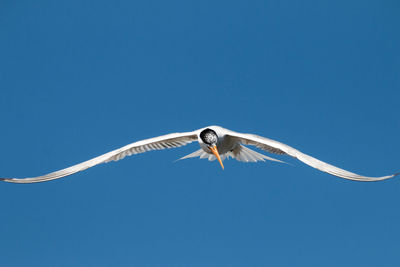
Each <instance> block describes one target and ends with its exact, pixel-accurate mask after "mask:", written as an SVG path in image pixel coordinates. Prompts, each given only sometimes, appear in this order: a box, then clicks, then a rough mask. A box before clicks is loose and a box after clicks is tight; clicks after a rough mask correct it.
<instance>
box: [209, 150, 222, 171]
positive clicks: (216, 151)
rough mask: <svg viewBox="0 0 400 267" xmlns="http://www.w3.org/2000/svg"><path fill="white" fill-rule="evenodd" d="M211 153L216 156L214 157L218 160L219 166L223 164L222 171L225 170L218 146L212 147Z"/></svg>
mask: <svg viewBox="0 0 400 267" xmlns="http://www.w3.org/2000/svg"><path fill="white" fill-rule="evenodd" d="M210 150H211V152H212V153H213V154H214V156H215V157H216V158H217V159H218V161H219V164H221V167H222V169H224V164H222V160H221V157H220V156H219V153H218V149H217V147H216V146H213V147H210Z"/></svg>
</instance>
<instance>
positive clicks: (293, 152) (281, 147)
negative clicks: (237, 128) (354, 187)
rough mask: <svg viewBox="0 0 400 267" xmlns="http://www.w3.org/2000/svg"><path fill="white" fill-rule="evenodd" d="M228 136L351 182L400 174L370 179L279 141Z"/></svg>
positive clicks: (256, 137) (367, 180)
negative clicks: (287, 156) (290, 157)
mask: <svg viewBox="0 0 400 267" xmlns="http://www.w3.org/2000/svg"><path fill="white" fill-rule="evenodd" d="M227 135H228V136H231V137H232V138H236V139H237V140H238V141H239V142H241V143H242V144H245V145H252V146H256V147H258V148H260V149H262V150H265V151H268V152H270V153H274V154H279V155H289V156H292V157H294V158H297V159H298V160H300V161H302V162H304V163H305V164H307V165H309V166H311V167H313V168H316V169H318V170H320V171H323V172H327V173H329V174H332V175H335V176H338V177H341V178H345V179H349V180H356V181H365V182H371V181H380V180H385V179H389V178H392V177H394V176H396V175H399V174H400V173H396V174H393V175H387V176H382V177H368V176H362V175H359V174H356V173H352V172H349V171H346V170H343V169H340V168H338V167H335V166H333V165H330V164H328V163H325V162H323V161H320V160H318V159H316V158H313V157H311V156H309V155H306V154H304V153H302V152H300V151H299V150H297V149H295V148H293V147H290V146H288V145H285V144H283V143H280V142H278V141H275V140H272V139H268V138H265V137H262V136H258V135H254V134H243V133H237V132H234V131H228V133H227Z"/></svg>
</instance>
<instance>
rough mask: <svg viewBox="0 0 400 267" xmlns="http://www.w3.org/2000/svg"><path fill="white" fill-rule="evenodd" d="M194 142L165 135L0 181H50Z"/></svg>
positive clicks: (193, 136) (192, 134)
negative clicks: (48, 170)
mask: <svg viewBox="0 0 400 267" xmlns="http://www.w3.org/2000/svg"><path fill="white" fill-rule="evenodd" d="M196 140H197V134H196V132H186V133H172V134H167V135H163V136H159V137H154V138H150V139H146V140H142V141H138V142H135V143H132V144H129V145H126V146H124V147H121V148H119V149H116V150H113V151H111V152H108V153H106V154H103V155H101V156H98V157H96V158H93V159H90V160H88V161H85V162H82V163H79V164H76V165H74V166H71V167H68V168H65V169H62V170H59V171H56V172H52V173H49V174H46V175H42V176H38V177H33V178H0V181H5V182H10V183H22V184H24V183H39V182H45V181H50V180H54V179H58V178H61V177H64V176H68V175H71V174H74V173H77V172H80V171H83V170H86V169H88V168H91V167H93V166H96V165H98V164H100V163H106V162H110V161H117V160H120V159H123V158H124V157H126V156H130V155H133V154H139V153H143V152H146V151H150V150H161V149H166V148H173V147H180V146H184V145H186V144H189V143H191V142H193V141H196Z"/></svg>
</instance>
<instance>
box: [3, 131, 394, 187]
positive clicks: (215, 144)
mask: <svg viewBox="0 0 400 267" xmlns="http://www.w3.org/2000/svg"><path fill="white" fill-rule="evenodd" d="M193 141H198V142H199V144H200V149H199V150H197V151H195V152H193V153H191V154H189V155H187V156H185V157H182V158H180V159H187V158H194V157H200V158H208V160H215V159H218V161H219V163H220V164H221V167H222V169H224V165H223V163H222V161H223V160H224V159H225V158H229V157H232V158H235V159H236V160H238V161H242V162H257V161H265V160H272V161H278V162H282V161H280V160H277V159H274V158H270V157H267V156H265V155H262V154H260V153H258V152H256V151H253V150H251V149H249V148H247V147H245V146H244V145H251V146H256V147H258V148H260V149H262V150H264V151H267V152H270V153H274V154H278V155H289V156H292V157H294V158H297V159H298V160H300V161H302V162H304V163H305V164H307V165H309V166H311V167H313V168H316V169H318V170H320V171H323V172H327V173H329V174H331V175H334V176H338V177H341V178H345V179H350V180H356V181H380V180H385V179H389V178H392V177H394V176H396V175H399V174H400V173H396V174H393V175H387V176H381V177H368V176H362V175H359V174H355V173H352V172H349V171H346V170H343V169H340V168H338V167H335V166H333V165H330V164H328V163H325V162H323V161H320V160H318V159H316V158H313V157H311V156H309V155H306V154H304V153H302V152H300V151H299V150H297V149H295V148H293V147H290V146H288V145H285V144H283V143H280V142H278V141H275V140H272V139H268V138H265V137H261V136H258V135H254V134H245V133H238V132H234V131H231V130H228V129H224V128H222V127H219V126H209V127H206V128H202V129H199V130H196V131H193V132H185V133H172V134H167V135H162V136H159V137H154V138H150V139H146V140H142V141H138V142H135V143H132V144H129V145H126V146H124V147H121V148H119V149H116V150H113V151H111V152H108V153H106V154H103V155H101V156H98V157H96V158H93V159H90V160H88V161H85V162H82V163H79V164H77V165H74V166H71V167H68V168H65V169H62V170H59V171H56V172H52V173H49V174H46V175H42V176H38V177H33V178H0V180H2V181H5V182H10V183H38V182H45V181H50V180H54V179H58V178H61V177H64V176H68V175H71V174H74V173H77V172H80V171H83V170H86V169H88V168H91V167H93V166H96V165H98V164H100V163H106V162H110V161H118V160H120V159H123V158H124V157H126V156H130V155H133V154H139V153H143V152H146V151H150V150H161V149H165V148H173V147H180V146H184V145H186V144H189V143H191V142H193Z"/></svg>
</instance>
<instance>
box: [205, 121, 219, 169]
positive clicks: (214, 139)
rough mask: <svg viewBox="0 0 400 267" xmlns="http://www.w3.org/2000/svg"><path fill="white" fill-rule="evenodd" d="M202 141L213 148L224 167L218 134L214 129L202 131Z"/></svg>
mask: <svg viewBox="0 0 400 267" xmlns="http://www.w3.org/2000/svg"><path fill="white" fill-rule="evenodd" d="M200 138H201V141H203V143H204V144H205V145H206V146H207V147H208V148H209V149H210V150H211V152H212V153H213V154H214V156H215V157H216V158H217V159H218V161H219V163H220V164H221V167H222V169H224V164H222V160H221V157H220V156H219V153H218V149H217V143H218V135H217V133H216V132H215V131H214V130H211V129H209V128H207V129H205V130H203V131H201V133H200Z"/></svg>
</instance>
